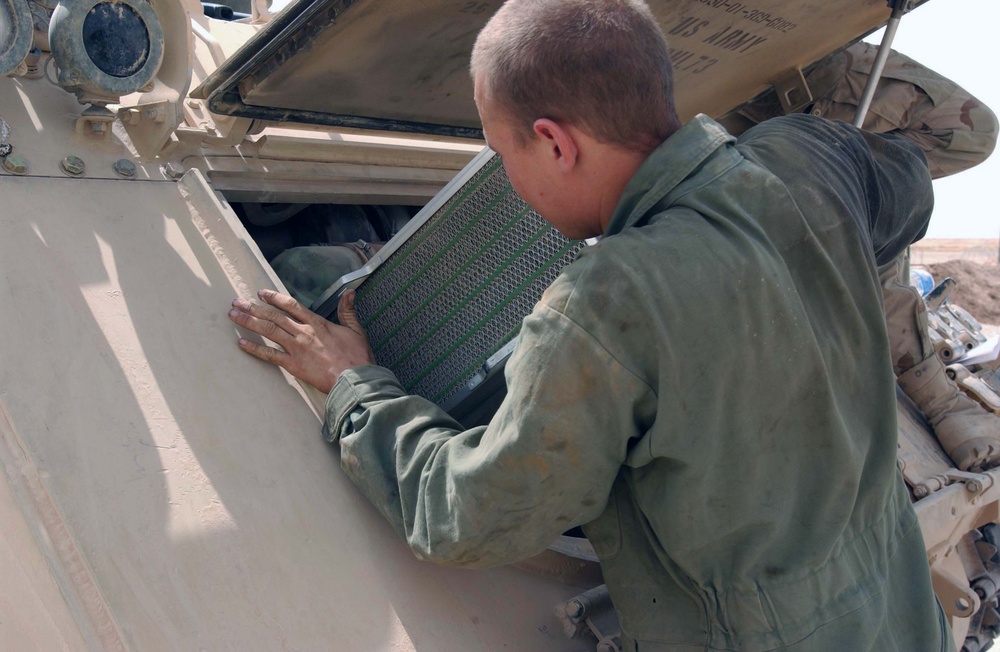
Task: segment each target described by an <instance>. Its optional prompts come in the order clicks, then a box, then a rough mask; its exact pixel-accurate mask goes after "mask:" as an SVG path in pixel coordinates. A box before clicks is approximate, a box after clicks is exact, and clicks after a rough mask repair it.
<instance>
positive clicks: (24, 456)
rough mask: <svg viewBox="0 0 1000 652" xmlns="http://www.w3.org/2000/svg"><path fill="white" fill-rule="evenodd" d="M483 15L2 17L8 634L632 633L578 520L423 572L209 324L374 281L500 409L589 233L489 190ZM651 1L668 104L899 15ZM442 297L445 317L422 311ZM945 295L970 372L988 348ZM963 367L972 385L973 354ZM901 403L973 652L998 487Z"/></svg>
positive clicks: (386, 306) (572, 642)
mask: <svg viewBox="0 0 1000 652" xmlns="http://www.w3.org/2000/svg"><path fill="white" fill-rule="evenodd" d="M499 4H500V1H499V0H482V1H478V0H477V1H467V0H424V1H422V2H413V1H412V0H354V1H352V0H296V1H295V2H293V3H292V4H290V5H289V6H287V7H285V8H284V9H283V10H281V11H280V12H274V13H272V12H271V11H270V10H269V9H268V7H267V5H266V3H265V2H264V0H253V2H252V6H251V7H250V11H249V12H248V14H249V15H246V16H240V15H234V14H233V12H232V10H231V8H229V7H225V6H221V5H208V4H206V5H202V4H199V3H198V2H197V1H196V0H0V157H2V166H0V265H2V270H3V283H0V301H2V305H3V310H2V311H0V334H2V336H3V342H2V344H0V469H2V473H0V530H2V532H3V536H2V537H0V578H3V580H2V582H0V648H2V649H3V650H54V649H66V650H143V651H149V650H226V649H239V650H250V649H260V650H279V649H280V650H286V649H287V650H320V649H333V648H336V649H346V650H383V649H385V650H388V649H391V650H433V651H447V650H478V649H488V650H501V649H506V650H593V649H595V647H596V648H598V649H601V650H615V649H618V639H617V638H616V634H617V631H616V629H615V628H616V624H615V619H614V612H613V609H611V607H610V604H609V603H608V600H607V595H606V593H605V592H603V591H602V590H601V586H600V585H601V579H600V569H599V566H598V565H597V564H596V559H595V557H594V556H593V551H592V549H590V548H589V546H588V544H587V543H586V541H585V540H584V539H582V538H580V537H577V536H574V533H573V532H570V533H567V535H566V536H564V537H563V538H562V539H560V540H559V541H557V542H554V544H553V547H552V549H551V550H550V551H548V552H546V553H543V554H542V555H540V556H539V557H537V558H534V559H531V560H528V561H527V562H525V563H524V564H522V565H520V566H519V567H517V568H499V569H492V570H483V571H465V570H458V569H450V568H442V567H437V566H433V565H430V564H426V563H423V562H420V561H419V560H417V559H414V557H413V555H412V554H411V553H410V552H409V550H408V549H407V548H406V547H405V545H404V543H403V542H401V541H399V540H398V539H397V538H396V536H395V535H394V534H393V533H392V532H391V530H390V529H389V527H388V526H387V525H386V524H385V523H384V522H382V520H381V519H380V517H379V516H378V515H377V513H376V512H375V511H374V510H373V509H372V508H371V506H370V505H368V504H367V503H366V502H365V500H364V499H363V498H362V497H361V496H360V494H358V493H357V492H355V491H354V489H353V487H352V486H351V485H350V483H349V482H348V481H347V480H346V479H345V478H344V477H343V475H342V474H341V473H340V471H339V470H338V468H337V467H338V465H339V460H338V458H337V453H336V451H335V450H334V449H333V448H332V447H330V446H329V445H327V444H326V443H325V442H324V441H323V440H322V438H321V437H320V436H319V434H318V433H319V429H320V418H321V414H322V410H323V404H324V397H323V396H321V395H319V394H318V392H316V391H315V390H314V389H312V388H310V387H307V386H304V385H301V384H299V383H297V382H296V381H294V380H293V379H291V378H290V377H288V376H285V375H283V374H282V372H281V371H279V370H278V369H276V368H271V367H269V366H267V365H264V364H262V363H259V362H258V361H255V360H253V359H251V358H249V357H248V356H245V355H243V354H241V353H240V352H239V351H238V350H237V348H236V347H235V345H234V339H235V337H236V333H235V330H234V328H233V326H232V324H231V323H230V322H228V320H226V318H225V314H224V310H225V309H226V307H227V306H228V305H229V302H230V300H231V299H232V297H233V296H234V295H236V296H241V297H245V298H248V297H250V296H252V294H253V292H254V291H255V290H256V289H258V288H262V287H272V288H278V289H282V290H283V289H285V288H286V284H287V285H288V286H289V287H291V286H295V287H296V288H298V294H299V297H300V298H301V299H302V300H303V301H304V302H305V303H307V304H310V305H312V306H313V307H314V309H316V310H318V311H322V312H324V314H330V313H331V306H332V302H333V300H334V299H335V297H336V295H337V293H338V292H339V291H340V290H341V289H343V288H344V287H350V286H359V285H360V286H361V287H367V288H368V290H365V292H366V293H367V294H366V295H365V296H366V297H367V299H366V301H368V304H367V305H368V308H366V309H367V310H369V311H370V316H371V318H372V319H375V318H376V317H377V316H379V315H385V316H386V320H385V321H386V322H387V323H386V324H385V325H384V331H383V334H384V337H382V340H383V341H384V342H386V346H393V345H400V344H399V343H400V342H403V341H405V342H406V347H407V348H406V351H404V352H403V353H401V354H400V356H399V357H407V356H408V357H407V359H412V360H414V361H416V362H414V364H415V365H416V364H417V362H419V364H420V365H422V366H419V368H417V367H414V368H413V369H412V370H411V371H412V376H411V378H410V382H411V386H412V387H413V388H414V391H422V392H424V393H425V394H426V395H429V396H431V397H433V398H434V399H435V400H438V401H439V402H441V403H442V404H443V405H446V406H447V407H448V408H449V409H452V410H453V411H454V412H455V413H456V414H458V415H459V416H460V418H461V419H462V420H463V421H465V422H466V423H473V422H476V421H480V420H483V419H486V418H488V416H489V413H490V409H491V405H493V404H494V403H495V401H496V398H497V397H498V396H500V395H502V391H503V387H502V383H500V382H499V380H498V379H499V378H500V375H498V374H497V371H498V370H499V369H500V368H502V365H503V361H504V359H505V356H506V354H507V353H509V351H510V348H511V347H512V346H513V343H514V342H515V339H516V329H517V324H518V321H519V319H520V317H522V316H523V315H524V314H525V313H526V312H527V310H529V309H530V307H531V304H532V303H533V301H534V299H535V298H537V293H539V292H540V291H541V289H542V288H544V285H545V283H546V282H547V280H550V279H551V278H552V277H553V275H554V274H556V273H557V272H558V268H559V266H560V265H562V264H564V263H565V262H566V260H569V259H570V258H571V257H572V255H573V252H574V251H575V250H576V248H578V247H580V246H585V243H572V242H567V241H565V240H562V239H561V238H560V236H558V234H555V233H554V232H552V231H551V230H550V229H548V228H547V227H546V226H545V225H544V223H542V222H540V221H538V220H537V219H536V216H533V215H530V214H529V213H527V212H526V209H524V207H523V206H522V205H521V204H520V203H519V200H518V199H517V198H516V197H508V200H505V202H506V203H505V202H502V201H499V200H496V201H495V199H496V197H498V196H500V195H504V193H505V192H506V190H505V189H506V188H507V182H506V180H505V178H504V177H503V173H502V167H500V166H498V165H497V163H496V161H495V160H494V159H493V158H492V154H491V153H490V152H489V151H488V150H487V151H483V142H482V140H481V132H480V128H479V124H478V118H477V115H476V111H475V107H474V105H473V102H472V86H471V82H470V80H469V77H468V73H467V60H468V54H469V51H470V49H471V46H472V43H473V40H474V38H475V35H476V33H477V31H478V30H479V28H480V27H481V26H482V25H483V24H484V23H485V21H486V20H487V18H488V17H489V16H490V15H491V14H492V13H493V12H494V11H495V10H496V8H497V7H498V6H499ZM650 4H651V5H652V7H653V9H654V12H655V13H656V15H657V16H658V18H659V19H660V20H661V21H662V25H663V27H664V29H665V31H666V32H667V34H668V37H669V38H670V39H671V44H672V46H673V48H672V58H673V61H674V65H675V68H676V76H677V89H678V101H679V108H680V111H681V113H682V117H683V118H688V117H691V116H692V115H694V114H696V113H706V114H709V115H713V116H719V115H722V114H725V113H727V112H729V111H731V110H732V109H734V108H735V107H737V106H739V105H740V104H742V103H743V102H746V101H748V100H751V99H752V98H754V97H757V96H759V95H761V94H762V93H769V92H770V93H776V94H777V97H778V99H779V101H780V103H781V104H782V106H784V107H785V109H786V110H788V111H791V110H796V109H798V108H801V107H802V106H804V105H805V104H806V103H807V102H808V101H809V90H808V88H807V86H806V85H805V84H804V81H803V75H802V70H803V69H806V68H808V66H810V65H811V64H813V63H814V62H816V61H817V60H819V59H820V58H822V57H823V56H825V55H827V54H828V53H830V52H834V51H836V50H838V49H840V48H843V47H845V46H846V45H848V44H850V43H852V42H854V41H856V40H858V39H859V38H862V37H863V36H864V35H866V34H867V33H869V32H871V31H872V30H874V29H876V28H878V27H879V26H881V25H882V24H884V23H885V22H886V20H887V18H888V17H889V14H890V10H889V9H888V8H887V7H886V6H885V4H884V2H883V1H882V0H744V1H736V0H685V1H683V2H674V1H668V0H651V3H650ZM209 15H211V16H218V17H221V18H234V19H235V20H229V21H226V20H220V19H217V18H214V17H210V16H209ZM474 159H475V160H474ZM483 188H486V189H487V190H489V189H490V188H492V190H490V191H489V192H490V193H492V194H488V193H487V194H484V193H485V192H486V191H482V189H483ZM480 191H482V192H480ZM504 196H505V197H506V196H507V195H504ZM456 217H458V218H461V220H460V222H461V223H460V224H459V222H456V220H455V219H452V218H456ZM449 219H450V221H449ZM456 224H459V225H458V226H456ZM442 234H450V235H447V237H445V235H442ZM491 234H492V235H491ZM494 236H495V237H494ZM316 245H320V246H319V247H317V246H316ZM470 250H471V251H473V254H469V251H470ZM456 261H457V262H456ZM449 265H450V267H449ZM393 270H395V271H396V275H395V276H393V275H392V274H390V273H389V272H390V271H393ZM341 277H343V280H338V279H341ZM317 279H318V280H317ZM472 279H475V280H472ZM364 284H370V285H367V286H365V285H364ZM454 288H457V290H455V291H456V292H458V296H459V299H458V300H457V301H458V303H460V304H461V306H459V305H458V304H456V307H455V311H454V312H446V313H445V314H444V315H443V316H442V315H437V316H434V315H427V314H424V311H423V309H422V304H421V302H419V301H417V302H414V301H413V300H412V298H413V297H414V296H417V294H419V292H425V293H427V292H430V293H441V292H445V291H446V290H450V289H454ZM946 289H947V288H946V287H945V288H943V290H946ZM943 290H942V291H943ZM944 298H945V297H944V296H943V295H941V294H940V293H939V294H938V295H937V304H936V305H934V306H932V307H933V308H935V309H937V310H939V312H940V311H945V312H940V314H941V321H942V324H943V326H942V329H943V331H942V332H944V333H945V334H944V337H945V339H947V340H948V341H949V342H952V343H954V346H953V347H952V348H951V349H950V350H951V351H952V352H953V353H957V354H958V353H960V354H963V355H964V353H963V352H964V350H965V349H966V348H969V347H975V346H978V345H979V344H981V343H982V340H983V338H982V335H981V334H980V333H979V331H978V330H977V325H976V324H975V323H974V320H972V319H971V318H970V317H969V316H968V315H967V314H964V313H961V312H960V311H958V310H957V309H953V308H952V307H951V306H950V305H949V304H948V303H947V302H946V301H944ZM459 308H462V310H459ZM466 308H467V310H466ZM949 329H950V330H949ZM400 346H401V345H400ZM943 348H947V347H943ZM384 355H389V354H388V353H386V354H384ZM962 369H966V371H967V373H965V374H964V375H963V376H962V378H963V379H964V380H963V382H964V383H965V384H966V385H967V386H968V387H969V388H970V391H973V392H978V394H979V395H980V397H981V399H982V400H984V401H988V400H989V399H990V397H991V396H992V390H991V389H990V386H989V383H990V382H995V378H994V377H993V374H992V371H991V369H990V368H989V367H988V366H985V367H984V366H982V365H973V364H970V365H968V366H967V367H962ZM899 416H900V420H899V423H900V453H899V460H900V467H901V469H902V475H903V477H904V478H905V480H906V482H907V484H908V485H909V487H910V488H911V491H912V495H913V499H914V501H915V504H916V509H917V512H918V514H919V517H920V522H921V526H922V527H923V531H924V536H925V539H926V543H927V552H928V560H929V563H930V567H931V571H932V574H933V579H934V586H935V590H936V591H937V594H938V596H939V598H940V601H941V603H942V605H943V606H944V609H945V611H946V613H947V614H948V616H949V619H950V621H951V624H952V627H953V628H954V632H955V636H956V640H957V641H958V643H959V646H961V645H965V646H966V649H967V650H970V651H974V650H979V649H985V648H986V647H988V646H989V645H990V641H991V640H992V636H993V635H994V634H995V633H996V629H997V628H998V627H1000V615H998V613H997V590H998V587H1000V575H998V566H997V564H998V562H1000V559H998V555H997V546H998V541H997V538H998V532H997V530H996V525H995V524H996V523H997V522H998V521H1000V512H998V510H1000V483H998V482H996V480H997V478H998V477H1000V470H994V471H988V472H984V473H963V472H960V471H958V470H956V469H954V468H953V467H952V465H951V463H950V462H949V460H948V458H947V457H946V456H945V455H944V453H943V452H942V451H941V450H940V448H939V447H938V445H937V444H936V442H935V440H934V439H933V436H932V435H931V434H930V431H929V430H928V427H927V424H926V423H925V422H923V420H922V417H921V416H920V415H919V414H918V413H916V412H915V411H914V410H913V408H912V406H910V405H909V404H908V403H907V402H906V400H905V397H901V399H900V403H899Z"/></svg>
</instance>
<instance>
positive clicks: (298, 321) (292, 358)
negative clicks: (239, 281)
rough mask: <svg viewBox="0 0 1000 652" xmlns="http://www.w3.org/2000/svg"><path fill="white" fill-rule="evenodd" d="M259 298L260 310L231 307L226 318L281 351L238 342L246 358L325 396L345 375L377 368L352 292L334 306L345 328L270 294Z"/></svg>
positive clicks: (255, 306) (262, 293)
mask: <svg viewBox="0 0 1000 652" xmlns="http://www.w3.org/2000/svg"><path fill="white" fill-rule="evenodd" d="M257 296H258V297H260V300H261V301H263V302H264V304H258V303H253V302H250V301H245V300H243V299H236V300H235V301H233V309H232V310H230V311H229V318H230V319H231V320H232V321H234V322H235V323H237V324H239V325H240V326H242V327H243V328H246V329H247V330H249V331H252V332H254V333H257V334H258V335H262V336H264V337H266V338H267V339H269V340H271V341H272V342H275V343H276V344H278V345H280V346H281V347H282V348H283V349H284V351H282V350H281V349H276V348H274V347H272V346H265V345H262V344H257V343H255V342H251V341H250V340H247V339H244V338H241V339H240V341H239V346H240V348H241V349H243V350H244V351H246V352H247V353H249V354H250V355H252V356H254V357H257V358H260V359H261V360H264V361H265V362H270V363H272V364H276V365H278V366H279V367H281V368H283V369H285V370H286V371H287V372H288V373H290V374H292V375H293V376H295V377H296V378H298V379H299V380H304V381H305V382H307V383H309V384H310V385H312V386H313V387H315V388H316V389H318V390H320V391H321V392H324V393H329V392H330V390H331V389H332V388H333V386H334V385H335V384H336V383H337V379H338V378H340V374H341V373H342V372H343V371H344V370H345V369H349V368H351V367H359V366H363V365H370V364H375V356H374V355H373V354H372V350H371V346H370V345H369V344H368V337H367V336H366V335H365V331H364V329H363V328H362V327H361V321H360V320H359V319H358V315H357V313H356V312H355V311H354V292H353V291H349V292H346V293H344V296H342V297H341V298H340V304H339V305H338V306H337V317H338V319H339V320H340V323H341V324H343V326H338V325H337V324H334V323H332V322H329V321H327V320H325V319H323V318H322V317H320V316H319V315H317V314H316V313H314V312H313V311H311V310H309V309H308V308H306V307H305V306H303V305H302V304H301V303H299V302H298V301H296V300H295V299H293V298H292V297H290V296H288V295H285V294H280V293H278V292H275V291H274V290H260V291H259V292H258V293H257Z"/></svg>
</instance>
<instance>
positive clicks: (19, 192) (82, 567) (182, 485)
mask: <svg viewBox="0 0 1000 652" xmlns="http://www.w3.org/2000/svg"><path fill="white" fill-rule="evenodd" d="M11 181H12V180H11V179H10V178H8V179H7V180H6V181H5V182H4V183H3V201H4V208H3V210H2V212H0V232H2V233H3V234H4V235H3V238H0V261H2V263H3V265H2V270H0V303H2V305H3V306H4V308H3V310H2V311H0V332H2V333H3V334H4V338H3V342H2V343H0V462H2V468H3V471H4V472H3V477H2V478H0V518H2V523H3V529H4V532H5V537H4V539H3V542H2V543H0V569H2V570H4V571H5V572H4V573H3V576H4V578H5V589H4V592H3V596H4V597H3V600H4V602H3V603H0V604H3V605H4V606H5V608H4V610H3V613H4V618H3V619H0V639H2V640H4V641H26V642H27V644H26V646H25V647H21V646H18V649H30V648H32V647H34V648H37V649H104V650H114V649H133V650H161V649H162V650H198V649H207V650H214V649H261V650H281V649H300V650H301V649H334V648H339V649H365V650H379V649H393V650H406V649H423V650H471V649H503V648H506V649H516V650H531V649H556V650H567V649H579V648H580V647H581V644H579V643H573V642H570V641H567V640H566V639H564V638H563V637H562V633H561V631H560V628H559V626H558V625H557V623H556V620H555V617H554V616H553V615H552V606H553V605H554V604H555V603H556V602H558V601H559V600H560V599H563V600H565V599H567V598H568V597H571V596H572V595H574V594H575V593H576V592H578V590H574V589H573V588H569V587H563V586H560V585H556V584H552V583H549V582H547V581H544V580H541V579H538V578H535V577H532V576H529V575H526V574H524V573H522V572H520V571H516V570H512V569H499V570H495V571H486V572H468V571H459V570H452V569H445V568H440V567H436V566H433V565H430V564H426V563H421V562H418V561H417V560H416V559H414V558H413V556H412V554H411V553H410V551H409V550H408V549H407V548H406V547H405V545H404V544H403V543H402V542H401V541H399V540H398V539H397V538H396V536H395V535H394V534H393V533H392V532H391V530H390V529H389V527H388V525H387V524H386V523H384V522H383V521H382V519H381V518H380V517H379V516H378V514H377V513H376V512H375V511H374V510H373V509H372V508H371V507H370V506H369V505H368V504H367V502H366V501H365V500H364V499H363V498H362V497H361V496H360V495H359V494H358V493H357V491H356V490H355V489H354V487H353V486H352V485H351V484H350V482H349V481H348V480H347V479H346V478H345V477H344V476H343V474H342V472H341V471H340V469H339V468H338V467H339V460H338V459H337V456H336V453H335V450H334V449H333V448H332V447H330V446H328V445H327V444H325V443H324V442H323V440H322V438H321V437H320V435H319V425H320V424H319V422H318V420H317V418H316V416H315V413H314V412H313V410H311V409H310V407H309V404H308V403H307V402H306V401H304V400H303V396H302V395H301V393H300V391H299V389H298V388H297V387H296V386H292V385H290V384H289V383H288V382H287V380H286V379H285V378H283V377H282V375H281V373H280V372H279V371H278V370H277V369H275V368H271V367H269V366H267V365H265V364H263V363H260V362H258V361H255V360H253V359H251V358H249V357H248V356H246V355H243V354H242V353H241V352H240V351H239V350H238V349H237V348H236V346H235V338H236V333H235V332H234V329H233V327H232V325H231V324H230V322H229V321H228V320H227V319H226V318H225V314H224V313H225V309H226V308H227V306H228V304H229V302H230V300H231V299H232V298H233V296H235V295H237V294H240V295H244V296H246V295H247V293H249V292H250V291H251V290H252V289H255V288H257V287H260V286H261V285H265V284H271V279H270V278H269V276H268V274H267V272H265V271H264V267H263V266H262V265H261V264H260V263H259V261H258V258H257V254H256V250H255V248H254V247H253V245H252V244H248V242H249V241H248V240H244V239H243V236H242V235H241V233H242V230H241V229H240V228H239V227H238V222H236V221H235V220H236V218H235V216H233V215H228V216H227V215H226V214H225V210H228V209H226V208H225V207H224V206H223V205H222V204H219V203H217V201H216V200H214V197H213V195H212V194H211V192H210V191H209V190H208V189H207V186H205V185H204V183H203V181H202V180H201V178H200V175H198V174H197V173H196V172H194V173H189V175H188V177H186V178H185V180H184V181H182V182H181V183H180V184H174V183H172V182H134V181H133V182H130V181H110V180H88V179H68V178H25V179H18V180H17V182H16V183H12V182H11ZM387 435H388V433H387ZM7 532H11V533H12V534H11V535H10V536H9V537H8V536H6V533H7ZM8 569H11V572H9V573H8V572H6V571H7V570H8ZM8 577H10V578H13V579H12V580H11V581H12V582H14V583H16V584H17V585H18V586H22V587H25V592H24V593H21V592H15V593H9V592H8V591H7V585H6V582H7V579H6V578H8ZM29 588H30V590H28V589H29ZM15 595H24V596H25V597H24V598H23V599H14V596H15Z"/></svg>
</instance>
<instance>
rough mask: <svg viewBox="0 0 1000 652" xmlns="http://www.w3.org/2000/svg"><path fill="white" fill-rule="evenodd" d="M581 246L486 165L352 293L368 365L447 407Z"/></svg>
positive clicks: (494, 164) (498, 168) (495, 165)
mask: <svg viewBox="0 0 1000 652" xmlns="http://www.w3.org/2000/svg"><path fill="white" fill-rule="evenodd" d="M581 246H582V244H581V243H579V242H573V241H570V240H567V239H566V238H565V237H564V236H562V235H561V234H560V233H558V232H557V231H556V230H555V229H553V228H552V227H551V226H549V225H548V223H547V222H545V221H544V220H543V219H542V218H541V217H540V216H539V215H538V213H536V212H534V211H533V210H531V209H530V208H528V205H527V204H525V203H524V201H523V200H522V199H521V198H520V197H518V196H517V194H516V193H515V192H514V191H513V189H512V188H511V186H510V181H509V180H508V179H507V174H506V173H505V172H504V169H503V165H502V164H501V162H500V159H499V158H497V157H496V156H493V157H492V158H491V159H489V160H488V161H487V162H486V163H485V164H484V165H483V167H482V168H481V169H480V170H479V171H478V172H477V173H476V174H475V175H474V176H473V177H472V178H471V179H469V181H468V182H466V183H465V184H464V185H463V186H461V187H460V188H458V189H457V190H456V191H454V194H453V195H452V196H451V198H450V199H449V200H448V201H447V202H446V203H445V204H444V205H443V206H442V207H441V208H440V209H439V210H437V211H436V212H435V213H434V214H433V215H432V216H431V217H430V218H428V219H427V221H426V222H425V223H424V224H423V225H422V226H421V227H420V228H419V229H418V230H417V231H416V232H414V233H413V234H412V235H411V236H410V237H409V239H408V240H407V241H406V242H405V243H403V244H402V245H401V246H400V247H399V249H397V250H396V251H395V252H394V253H393V254H392V255H391V256H389V258H388V259H387V260H386V261H385V262H383V263H382V264H381V265H380V266H379V267H378V268H377V269H376V270H375V271H374V272H373V273H372V274H371V276H369V277H368V278H367V279H366V280H365V281H364V282H363V283H362V284H361V285H360V286H359V287H358V289H357V298H356V304H355V305H356V307H357V310H358V314H359V316H360V317H361V320H362V323H363V324H364V326H365V329H366V331H367V333H368V337H369V339H370V340H371V343H372V349H373V350H374V352H375V357H376V358H377V360H378V362H379V364H381V365H383V366H386V367H388V368H390V369H392V370H393V372H395V374H396V376H397V377H398V378H399V380H400V382H402V384H403V386H404V387H405V388H406V389H407V390H408V391H410V392H412V393H414V394H419V395H420V396H424V397H425V398H428V399H430V400H432V401H434V402H436V403H438V404H439V405H442V406H445V407H448V406H450V405H451V404H453V403H455V402H456V401H457V400H459V399H461V398H462V397H463V396H464V395H465V394H467V393H468V391H469V390H470V385H474V384H475V382H476V379H477V378H478V377H480V371H481V370H482V369H483V366H484V364H485V363H486V360H487V359H488V358H489V357H490V356H492V355H493V354H494V353H496V352H497V350H498V349H500V348H501V347H502V346H503V345H505V344H507V343H508V342H510V341H511V340H512V339H513V338H514V337H515V336H517V333H518V331H519V330H520V328H521V320H522V319H523V318H524V317H525V316H526V315H527V314H528V313H529V312H531V309H532V307H534V305H535V303H537V302H538V300H539V299H540V298H541V296H542V292H544V291H545V288H547V287H548V286H549V285H550V284H551V283H552V281H553V280H555V278H556V276H557V275H558V274H559V270H560V269H562V267H563V266H564V265H566V264H567V263H569V262H571V261H572V260H573V259H574V258H575V257H576V254H577V252H578V251H579V249H580V247H581Z"/></svg>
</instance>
